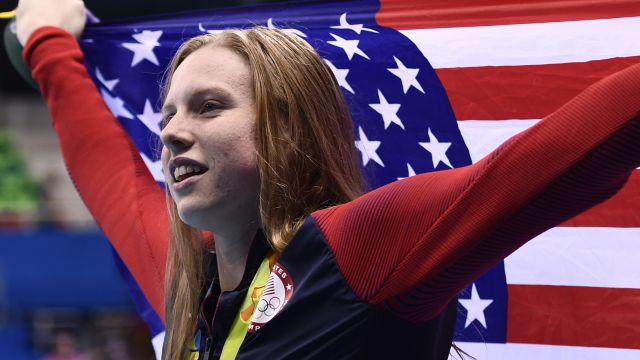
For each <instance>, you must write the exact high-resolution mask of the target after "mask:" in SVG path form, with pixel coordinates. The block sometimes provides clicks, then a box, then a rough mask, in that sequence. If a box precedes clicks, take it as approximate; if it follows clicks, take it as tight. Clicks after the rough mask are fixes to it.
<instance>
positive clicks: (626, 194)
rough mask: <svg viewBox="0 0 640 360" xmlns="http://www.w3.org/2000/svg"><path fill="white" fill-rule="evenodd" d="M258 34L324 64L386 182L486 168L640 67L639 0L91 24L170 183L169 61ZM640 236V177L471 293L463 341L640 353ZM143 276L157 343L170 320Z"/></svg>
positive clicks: (376, 7)
mask: <svg viewBox="0 0 640 360" xmlns="http://www.w3.org/2000/svg"><path fill="white" fill-rule="evenodd" d="M254 25H262V26H266V27H278V28H281V29H283V30H285V31H289V32H292V33H294V34H296V35H298V36H300V37H301V38H303V39H305V40H306V41H308V42H309V43H310V44H311V45H312V46H314V47H315V48H316V49H317V50H318V52H319V53H320V55H321V56H322V57H323V58H324V60H325V61H326V63H327V65H328V66H329V67H330V68H331V69H332V71H333V73H334V74H335V76H336V79H337V81H338V83H339V84H340V86H341V88H342V90H343V93H344V95H345V98H346V100H347V103H348V105H349V107H350V111H351V115H352V118H353V124H354V130H355V131H354V132H355V145H356V147H357V149H358V150H359V153H360V155H361V161H362V165H363V169H364V171H365V173H366V175H367V177H368V178H369V180H370V183H371V185H372V187H377V186H380V185H383V184H386V183H388V182H391V181H394V180H397V179H401V178H404V177H408V176H412V175H414V174H416V173H421V172H427V171H441V170H446V169H449V168H453V167H459V166H465V165H468V164H470V163H472V162H476V161H478V159H480V158H482V157H483V156H484V155H486V154H487V153H489V152H490V151H491V150H493V149H494V148H496V147H497V146H498V145H499V144H500V143H502V142H503V141H504V140H506V139H507V138H509V137H510V136H512V135H514V134H516V133H518V132H520V131H522V130H525V129H527V128H528V127H530V126H532V125H533V124H535V123H536V122H537V121H539V119H540V118H542V117H544V116H546V115H548V114H550V113H552V112H553V111H554V110H555V109H557V108H558V107H560V106H561V105H562V104H564V103H565V102H567V101H568V100H569V99H571V98H572V97H573V96H575V95H576V94H578V93H579V92H580V91H581V90H583V89H584V88H586V87H587V86H588V85H590V84H591V83H593V82H595V81H597V80H598V79H600V78H602V77H604V76H607V75H608V74H611V73H613V72H615V71H617V70H620V69H623V68H624V67H626V66H629V65H631V64H634V63H637V62H638V61H640V37H638V36H637V34H638V33H639V31H640V0H566V1H562V2H558V1H553V0H537V1H530V2H524V3H523V2H518V1H515V0H502V1H497V0H480V1H471V0H466V1H464V0H463V1H456V2H451V1H444V0H434V1H429V2H421V1H415V0H414V1H411V0H381V1H380V2H378V1H369V0H354V1H317V2H314V1H312V2H300V3H283V4H278V5H273V4H270V5H263V6H253V7H240V8H230V9H217V10H210V11H198V12H193V13H180V14H170V15H165V16H155V17H149V18H142V19H133V20H126V21H120V22H111V23H101V24H96V25H91V26H89V27H88V28H87V30H86V31H85V33H84V35H83V37H82V40H81V45H82V47H83V50H84V51H85V54H86V65H87V68H88V69H89V71H90V73H91V74H92V76H93V77H94V80H95V83H96V86H97V87H98V89H99V91H100V92H101V93H102V96H103V98H104V100H105V102H106V104H107V105H108V106H109V108H110V109H111V111H112V112H113V114H114V116H115V117H116V118H117V119H118V121H119V122H120V123H121V124H122V126H123V127H124V128H125V129H126V130H127V132H128V133H129V134H130V136H131V137H132V138H133V140H134V142H135V144H136V145H137V146H138V149H139V150H140V155H141V156H142V158H143V159H144V161H145V163H146V164H147V166H148V167H149V170H150V172H151V174H152V175H153V176H154V178H155V179H156V180H157V181H158V182H160V183H161V182H162V181H163V179H162V171H161V166H160V162H159V151H158V149H159V140H158V135H159V132H160V128H159V125H158V123H159V122H160V114H159V111H158V109H159V102H160V101H161V100H160V99H159V84H161V83H162V79H163V76H164V71H165V68H166V66H167V64H168V61H169V60H170V58H171V55H172V54H173V53H174V52H175V51H176V50H177V48H178V47H179V45H180V44H181V43H182V42H183V41H184V40H186V39H188V38H190V37H193V36H196V35H200V34H206V33H217V32H219V31H221V30H223V29H225V28H229V27H234V28H246V27H249V26H254ZM292 61H295V59H292ZM566 136H571V134H566ZM522 166H527V164H522ZM495 191H496V192H498V191H500V189H495ZM469 211H473V209H470V210H469ZM639 240H640V172H639V171H638V170H636V172H634V173H633V174H632V176H631V178H630V180H629V182H628V184H627V185H626V186H625V187H624V188H623V190H622V191H621V192H620V193H619V194H617V195H616V196H614V197H613V198H612V199H610V200H608V201H607V202H605V203H603V204H601V205H598V206H597V207H595V208H593V209H592V210H589V211H587V212H586V213H584V214H582V215H579V216H577V217H576V218H574V219H571V220H569V221H567V222H565V223H563V224H561V225H560V226H559V227H557V228H554V229H551V230H549V231H547V232H545V233H544V234H542V235H540V236H538V237H537V238H535V239H534V240H532V241H531V242H530V243H528V244H526V245H525V246H524V247H523V248H521V249H520V250H518V251H517V252H515V253H514V254H512V255H511V256H509V257H508V258H507V259H506V260H505V261H504V262H503V263H502V264H500V265H498V266H496V267H495V268H493V269H492V270H490V271H489V272H488V273H487V274H485V275H484V276H482V277H481V278H479V279H477V280H476V281H474V282H473V283H472V284H470V285H469V286H468V287H467V288H466V289H465V290H463V291H462V292H461V294H460V297H459V316H458V320H457V328H456V335H455V341H456V343H457V344H458V345H459V346H460V347H462V348H463V349H464V350H465V351H467V352H469V353H470V354H471V355H474V356H476V357H477V358H478V359H514V358H517V359H530V358H531V359H533V358H550V359H611V358H616V359H637V358H640V325H638V324H640V280H639V279H640V276H638V275H640V269H639V268H638V266H637V262H636V259H637V258H639V257H640V242H639ZM120 265H121V267H122V269H123V271H124V273H125V274H126V273H127V271H126V266H124V265H123V264H120ZM129 276H130V275H129ZM130 280H131V281H130V282H129V285H130V289H131V291H132V295H133V297H134V299H135V300H136V303H137V305H138V307H139V310H140V312H141V314H142V315H143V317H144V318H145V320H147V322H148V323H149V324H150V326H151V329H152V331H153V333H154V335H157V337H156V338H155V340H154V344H155V345H156V349H158V348H159V346H160V344H161V341H162V340H161V339H162V324H161V323H160V321H159V319H158V317H157V315H156V314H155V313H153V310H151V308H150V307H149V305H148V303H146V300H145V299H144V297H143V296H142V295H141V292H140V290H139V288H138V287H137V285H136V284H135V281H134V280H133V279H130Z"/></svg>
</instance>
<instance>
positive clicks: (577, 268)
mask: <svg viewBox="0 0 640 360" xmlns="http://www.w3.org/2000/svg"><path fill="white" fill-rule="evenodd" d="M638 259H640V228H598V227H589V228H586V227H557V228H553V229H551V230H548V231H547V232H545V233H543V234H541V235H540V236H538V237H537V238H535V239H533V240H531V241H530V242H528V243H527V244H525V245H524V246H523V247H522V248H520V249H519V250H518V251H516V252H515V253H513V254H511V255H510V256H509V257H507V258H506V259H505V261H504V266H505V273H506V276H507V284H522V285H560V286H589V287H608V288H640V266H639V265H638ZM639 359H640V357H639Z"/></svg>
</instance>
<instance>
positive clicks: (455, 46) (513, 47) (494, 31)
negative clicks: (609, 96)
mask: <svg viewBox="0 0 640 360" xmlns="http://www.w3.org/2000/svg"><path fill="white" fill-rule="evenodd" d="M401 32H402V33H403V34H405V35H406V36H407V37H408V38H409V39H411V41H413V42H414V43H415V44H416V45H417V46H418V48H419V49H420V51H421V52H422V53H423V54H424V56H425V57H426V58H427V59H428V60H429V62H430V63H431V66H433V67H434V68H453V67H470V66H505V65H541V64H561V63H567V62H585V61H591V60H601V59H609V58H614V57H628V56H636V55H640V36H638V35H637V34H639V33H640V17H629V18H616V19H600V20H582V21H565V22H552V23H538V24H516V25H496V26H474V27H462V28H442V29H419V30H402V31H401ZM401 60H402V59H401Z"/></svg>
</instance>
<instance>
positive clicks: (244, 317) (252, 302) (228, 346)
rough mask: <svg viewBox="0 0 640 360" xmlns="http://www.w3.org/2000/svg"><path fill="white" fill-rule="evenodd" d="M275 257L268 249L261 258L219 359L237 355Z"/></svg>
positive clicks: (227, 359)
mask: <svg viewBox="0 0 640 360" xmlns="http://www.w3.org/2000/svg"><path fill="white" fill-rule="evenodd" d="M276 257H277V255H276V253H275V252H273V251H269V253H267V256H265V258H264V259H263V260H262V263H261V264H260V268H259V269H258V271H257V272H256V274H255V275H254V276H253V280H252V281H251V285H249V289H248V290H247V294H246V295H245V297H244V301H243V302H242V305H241V306H240V311H238V315H237V316H236V318H235V320H233V324H232V325H231V330H230V331H229V335H228V336H227V340H225V342H224V347H223V348H222V354H221V356H220V359H221V360H232V359H235V358H236V356H237V355H238V351H239V350H240V346H241V345H242V342H243V341H244V338H245V336H246V335H247V330H248V329H249V324H251V319H252V318H253V313H254V311H255V310H256V308H257V306H258V301H260V297H261V296H262V291H263V290H264V287H265V285H266V284H267V280H269V275H270V274H271V268H273V265H274V264H275V262H276Z"/></svg>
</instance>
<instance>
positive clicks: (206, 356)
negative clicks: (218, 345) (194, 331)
mask: <svg viewBox="0 0 640 360" xmlns="http://www.w3.org/2000/svg"><path fill="white" fill-rule="evenodd" d="M212 347H213V338H212V337H210V336H208V337H207V340H206V341H205V343H204V353H203V354H202V360H210V356H211V353H212V352H211V348H212Z"/></svg>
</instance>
